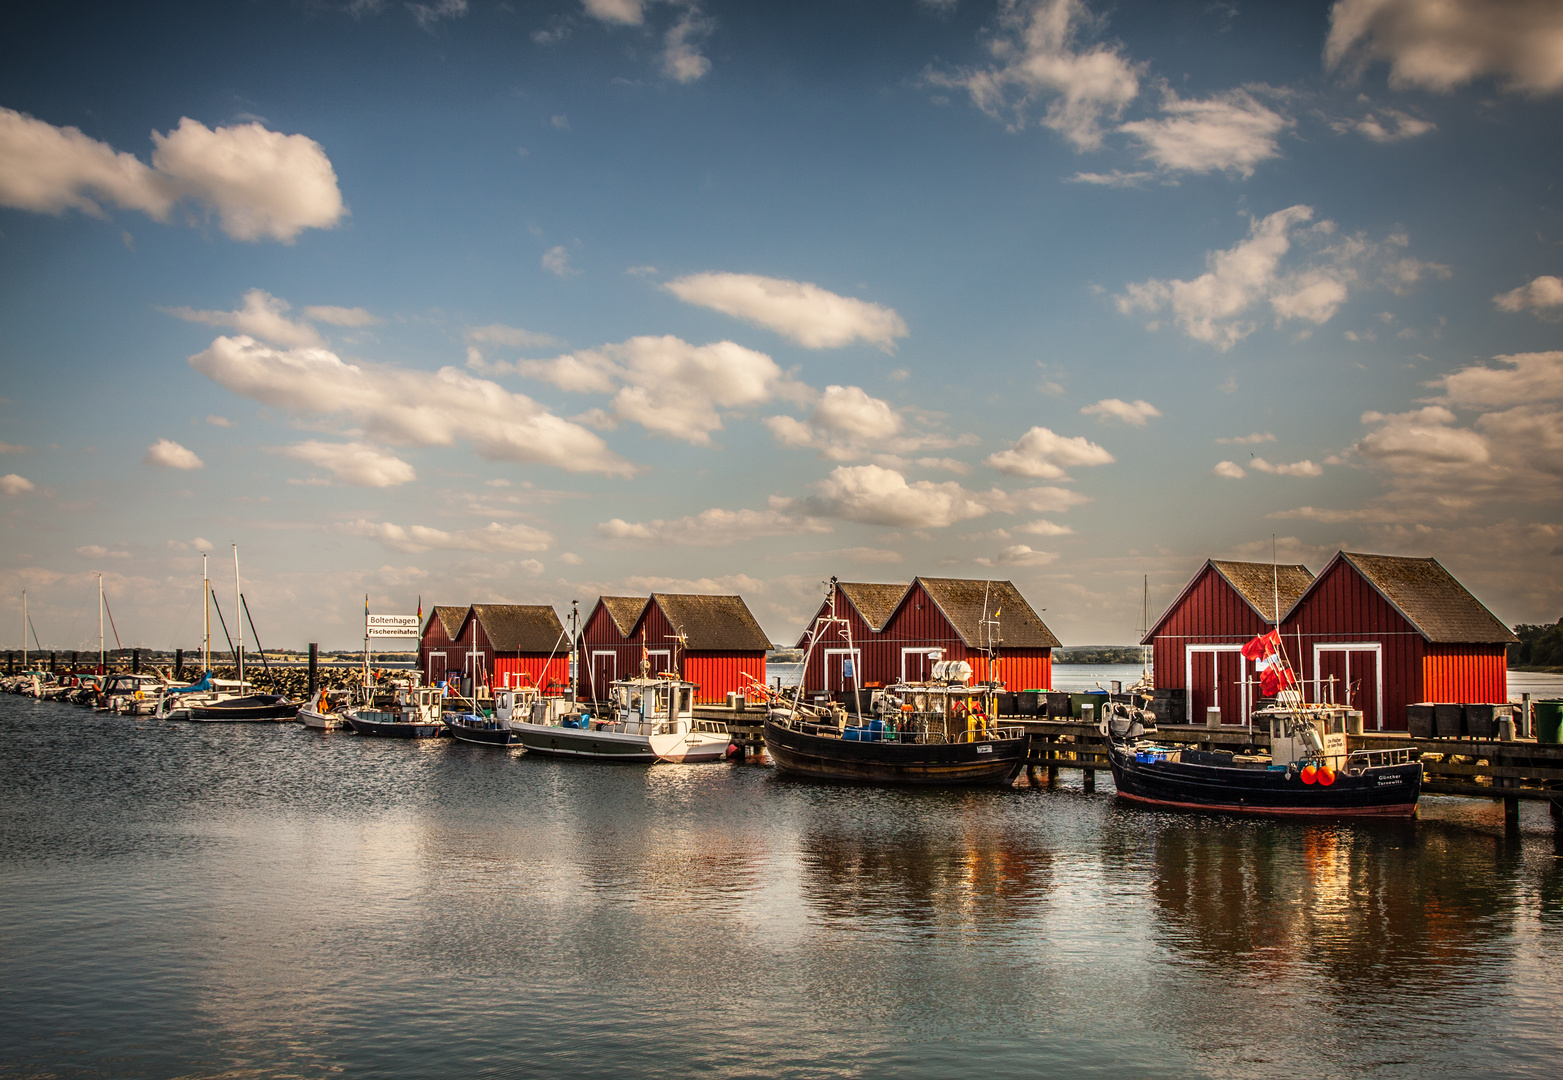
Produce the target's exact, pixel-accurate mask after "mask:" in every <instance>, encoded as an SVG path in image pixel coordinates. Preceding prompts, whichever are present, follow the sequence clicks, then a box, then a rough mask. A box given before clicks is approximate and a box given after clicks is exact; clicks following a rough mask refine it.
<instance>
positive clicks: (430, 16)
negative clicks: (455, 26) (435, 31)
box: [407, 0, 467, 30]
mask: <svg viewBox="0 0 1563 1080" xmlns="http://www.w3.org/2000/svg"><path fill="white" fill-rule="evenodd" d="M407 10H408V11H410V12H412V17H413V18H415V19H417V20H418V25H419V26H421V27H423V29H425V30H428V29H429V28H431V27H432V26H433V25H434V24H435V23H437V22H439V21H440V20H441V19H459V18H461V16H463V15H465V14H466V13H467V0H434V2H433V3H430V4H408V5H407Z"/></svg>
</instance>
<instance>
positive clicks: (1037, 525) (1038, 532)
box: [1014, 518, 1074, 536]
mask: <svg viewBox="0 0 1563 1080" xmlns="http://www.w3.org/2000/svg"><path fill="white" fill-rule="evenodd" d="M1014 530H1015V532H1023V533H1030V534H1031V535H1032V536H1069V535H1072V534H1073V533H1074V530H1073V529H1071V528H1070V527H1069V526H1068V525H1060V524H1058V523H1057V522H1056V521H1048V520H1046V519H1045V518H1043V519H1039V520H1037V521H1028V522H1027V523H1026V524H1024V525H1016V526H1014Z"/></svg>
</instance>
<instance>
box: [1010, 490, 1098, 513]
mask: <svg viewBox="0 0 1563 1080" xmlns="http://www.w3.org/2000/svg"><path fill="white" fill-rule="evenodd" d="M986 498H987V501H988V504H989V505H990V506H992V507H993V509H994V510H997V511H1001V512H1002V513H1006V514H1019V513H1028V514H1062V513H1068V512H1069V511H1070V509H1072V508H1073V507H1076V506H1083V505H1085V504H1086V503H1088V502H1090V501H1091V496H1089V495H1082V494H1080V493H1079V492H1078V491H1070V490H1069V489H1068V488H1061V487H1034V488H1024V489H1022V490H1020V491H1014V492H1001V491H998V490H996V489H995V490H994V491H990V492H989V493H988V494H987V496H986Z"/></svg>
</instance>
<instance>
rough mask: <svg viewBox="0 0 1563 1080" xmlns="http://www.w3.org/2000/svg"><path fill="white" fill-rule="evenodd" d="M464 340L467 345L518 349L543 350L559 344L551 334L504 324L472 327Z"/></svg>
mask: <svg viewBox="0 0 1563 1080" xmlns="http://www.w3.org/2000/svg"><path fill="white" fill-rule="evenodd" d="M466 339H467V341H468V342H469V343H475V344H479V345H509V346H511V347H512V348H518V349H544V348H551V347H553V346H555V345H558V344H559V343H560V342H559V339H558V338H556V337H554V336H553V335H552V334H539V333H535V332H533V331H531V330H523V329H521V328H520V327H519V326H506V325H505V324H504V323H490V324H489V325H488V326H474V327H473V328H472V329H470V330H468V331H467V333H466Z"/></svg>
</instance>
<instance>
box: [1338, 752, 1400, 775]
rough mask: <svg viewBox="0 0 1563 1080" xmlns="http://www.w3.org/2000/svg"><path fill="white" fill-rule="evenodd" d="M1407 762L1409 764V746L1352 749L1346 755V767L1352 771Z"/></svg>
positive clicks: (1380, 767)
mask: <svg viewBox="0 0 1563 1080" xmlns="http://www.w3.org/2000/svg"><path fill="white" fill-rule="evenodd" d="M1409 764H1411V751H1410V749H1409V748H1408V749H1397V750H1353V751H1352V752H1351V753H1350V754H1348V755H1347V756H1346V767H1347V768H1348V769H1350V770H1351V771H1352V772H1360V771H1361V770H1363V769H1382V768H1385V767H1387V766H1391V765H1409Z"/></svg>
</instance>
